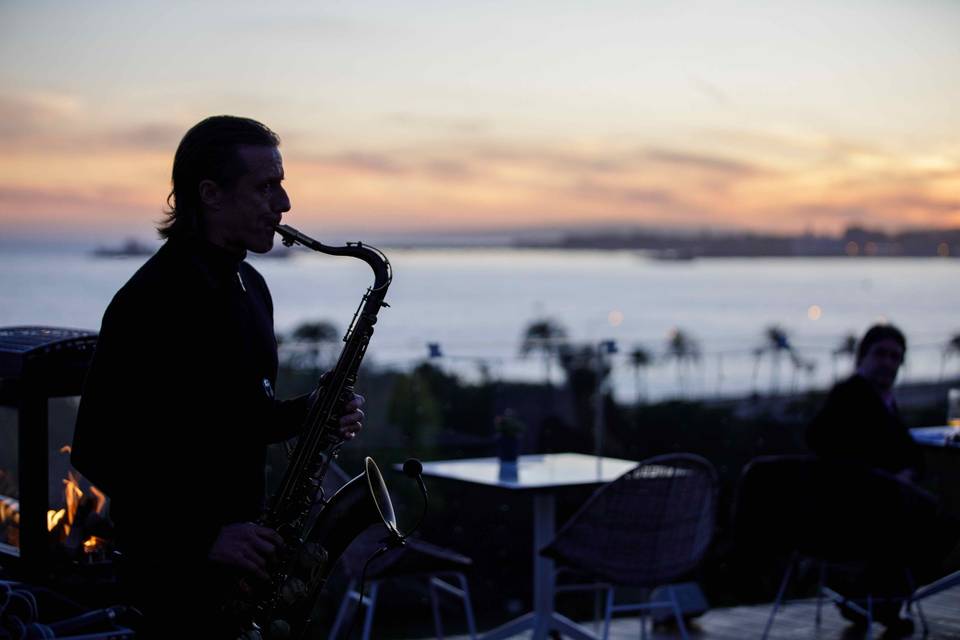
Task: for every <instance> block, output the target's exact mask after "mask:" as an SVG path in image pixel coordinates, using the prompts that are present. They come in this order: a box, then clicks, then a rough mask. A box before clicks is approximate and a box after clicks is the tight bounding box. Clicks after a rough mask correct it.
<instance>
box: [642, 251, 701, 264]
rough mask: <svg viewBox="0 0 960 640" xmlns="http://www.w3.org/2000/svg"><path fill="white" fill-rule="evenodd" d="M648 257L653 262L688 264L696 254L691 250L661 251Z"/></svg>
mask: <svg viewBox="0 0 960 640" xmlns="http://www.w3.org/2000/svg"><path fill="white" fill-rule="evenodd" d="M648 255H650V257H651V258H653V259H654V260H663V261H669V262H688V261H690V260H694V259H696V257H697V254H695V253H694V252H693V250H691V249H661V250H659V251H656V252H654V253H652V254H648Z"/></svg>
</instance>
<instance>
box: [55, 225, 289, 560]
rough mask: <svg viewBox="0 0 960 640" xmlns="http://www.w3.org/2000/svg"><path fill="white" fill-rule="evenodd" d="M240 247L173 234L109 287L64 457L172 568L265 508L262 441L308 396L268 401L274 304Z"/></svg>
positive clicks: (273, 371)
mask: <svg viewBox="0 0 960 640" xmlns="http://www.w3.org/2000/svg"><path fill="white" fill-rule="evenodd" d="M242 258H243V256H239V255H235V254H231V253H228V252H226V251H224V250H222V249H219V248H217V247H214V246H212V245H210V244H207V243H206V242H203V241H201V240H199V239H195V238H180V239H172V240H169V241H168V242H167V243H166V244H164V246H163V247H161V248H160V250H159V251H158V252H157V253H156V254H155V255H154V256H153V257H151V258H150V259H149V260H148V261H147V262H146V263H145V264H144V265H143V266H142V267H141V268H140V269H139V270H138V271H137V272H136V274H135V275H134V276H133V277H132V278H131V279H130V281H129V282H127V283H126V285H124V286H123V288H122V289H120V291H119V292H118V293H117V294H116V296H114V298H113V301H112V302H111V303H110V306H109V307H108V308H107V310H106V313H105V314H104V317H103V324H102V327H101V331H100V338H99V342H98V345H97V349H96V353H95V355H94V359H93V363H92V365H91V368H90V371H89V374H88V377H87V380H86V383H85V386H84V390H83V395H82V397H81V402H80V409H79V414H78V417H77V427H76V432H75V437H74V443H73V453H72V457H71V460H72V462H73V464H74V466H76V468H77V469H79V470H80V472H81V473H83V474H84V475H85V476H86V477H87V478H88V479H89V480H90V481H91V482H93V483H94V484H95V485H98V486H99V487H100V488H101V489H103V490H104V491H105V492H106V493H107V494H108V495H109V496H110V498H111V515H112V518H113V520H114V522H115V524H116V532H117V542H118V545H119V546H120V547H121V548H122V550H124V551H125V552H126V553H127V554H128V555H130V556H131V557H133V558H134V559H135V560H136V559H143V560H147V561H149V562H150V563H152V564H154V565H155V566H157V567H162V568H164V569H167V570H169V571H170V572H171V573H175V572H176V571H177V569H178V568H183V567H194V568H195V567H198V566H201V565H202V564H203V563H205V562H206V556H207V553H208V551H209V549H210V546H211V545H212V543H213V541H214V539H215V537H216V535H217V532H218V530H219V529H220V527H221V526H223V525H224V524H227V523H232V522H242V521H248V520H254V519H256V518H257V516H258V515H259V514H260V512H261V510H262V508H263V503H264V466H265V455H266V447H267V444H268V443H270V442H274V441H277V440H279V439H282V438H284V437H289V436H291V435H293V434H294V433H295V431H296V430H297V429H298V427H299V426H300V425H301V421H302V420H303V418H304V417H305V414H306V409H307V398H306V396H302V397H300V398H296V399H294V400H290V401H287V402H280V401H277V400H276V399H275V398H274V396H273V388H274V386H275V383H276V376H277V343H276V338H275V336H274V332H273V304H272V301H271V298H270V292H269V291H268V289H267V286H266V283H265V282H264V281H263V278H262V277H261V276H260V274H259V273H257V271H256V270H254V268H253V267H251V266H250V265H249V264H247V263H246V262H243V261H242Z"/></svg>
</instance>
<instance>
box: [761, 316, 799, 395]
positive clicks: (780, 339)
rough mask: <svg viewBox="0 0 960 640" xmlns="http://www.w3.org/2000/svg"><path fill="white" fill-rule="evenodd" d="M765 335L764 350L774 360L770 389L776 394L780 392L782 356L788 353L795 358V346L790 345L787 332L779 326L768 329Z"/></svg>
mask: <svg viewBox="0 0 960 640" xmlns="http://www.w3.org/2000/svg"><path fill="white" fill-rule="evenodd" d="M764 335H765V337H766V345H765V347H764V350H765V351H768V352H770V354H771V358H772V359H773V366H772V367H771V369H770V389H771V390H772V391H774V392H776V391H779V390H780V355H781V354H782V353H783V352H784V351H786V352H787V353H789V354H790V355H791V356H793V346H792V345H791V344H790V338H789V337H788V336H787V332H786V331H785V330H784V329H783V328H782V327H781V326H779V325H772V326H769V327H767V329H766V331H765V332H764Z"/></svg>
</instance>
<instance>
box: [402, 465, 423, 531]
mask: <svg viewBox="0 0 960 640" xmlns="http://www.w3.org/2000/svg"><path fill="white" fill-rule="evenodd" d="M403 473H404V474H405V475H406V476H407V477H408V478H413V479H414V480H416V481H417V486H419V487H420V493H421V494H422V495H423V512H422V513H421V514H420V519H419V520H418V521H417V524H416V526H415V527H413V529H411V530H410V531H409V532H408V533H407V534H406V535H408V536H409V535H410V534H411V533H413V532H414V531H416V530H417V529H419V528H420V525H421V524H423V520H424V518H426V517H427V507H428V506H429V505H430V500H429V498H428V497H427V485H426V484H425V483H424V482H423V475H421V474H422V473H423V463H422V462H420V461H419V460H417V459H416V458H407V459H406V460H405V461H404V463H403Z"/></svg>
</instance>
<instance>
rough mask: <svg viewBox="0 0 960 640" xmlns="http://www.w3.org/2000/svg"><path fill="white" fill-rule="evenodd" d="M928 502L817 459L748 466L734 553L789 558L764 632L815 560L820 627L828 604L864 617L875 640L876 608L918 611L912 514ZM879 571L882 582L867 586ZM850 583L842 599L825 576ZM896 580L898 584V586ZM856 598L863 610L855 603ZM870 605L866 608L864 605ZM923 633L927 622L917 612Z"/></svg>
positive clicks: (865, 472)
mask: <svg viewBox="0 0 960 640" xmlns="http://www.w3.org/2000/svg"><path fill="white" fill-rule="evenodd" d="M928 501H929V498H928V497H927V496H926V495H925V494H923V492H921V491H919V490H917V489H915V488H913V487H911V486H910V485H907V484H905V483H903V482H900V481H898V480H897V479H896V478H894V477H893V476H891V475H889V474H886V473H883V472H880V471H876V470H871V469H868V468H866V467H862V466H858V465H854V464H841V463H837V462H831V461H826V460H821V459H818V458H816V457H814V456H806V455H796V456H766V457H761V458H756V459H754V460H753V461H751V462H750V463H749V464H748V465H747V466H746V467H745V468H744V471H743V473H742V475H741V478H740V482H739V486H738V487H737V495H736V500H735V507H734V509H735V512H734V526H735V536H736V539H737V545H738V547H739V548H740V549H741V550H746V552H747V553H749V554H751V555H753V556H754V557H755V558H758V557H759V558H768V559H770V558H774V557H777V556H781V557H782V556H786V557H787V558H788V562H787V568H786V571H785V572H784V575H783V578H782V580H781V581H780V586H779V589H778V592H777V596H776V599H775V600H774V603H773V608H772V610H771V612H770V617H769V618H768V620H767V624H766V627H765V628H764V631H763V638H766V637H767V635H768V634H769V632H770V628H771V627H772V625H773V620H774V616H776V613H777V611H778V610H779V608H780V607H781V605H782V604H783V603H784V595H785V593H786V590H787V587H788V586H789V584H790V580H791V578H792V577H793V575H794V571H795V569H796V567H797V565H798V563H799V562H800V560H801V559H804V558H806V559H808V560H812V561H813V563H814V565H815V566H816V568H817V570H818V572H819V576H818V585H817V612H816V624H817V625H818V626H819V624H820V609H821V605H822V601H823V598H824V597H827V598H829V599H830V600H832V601H834V602H835V603H837V604H838V605H841V606H842V607H844V608H846V609H847V610H848V611H850V612H852V614H853V615H855V616H862V617H863V618H864V619H865V621H866V625H867V637H868V638H869V637H872V636H871V634H872V625H873V620H874V617H875V613H876V606H877V605H883V604H887V605H888V606H889V604H890V603H892V604H893V606H894V608H896V607H898V606H899V605H900V603H906V604H907V606H908V609H909V607H910V605H911V604H912V603H913V598H912V595H911V594H912V593H913V591H914V590H915V584H914V579H913V573H912V571H911V569H910V567H911V566H912V565H913V564H914V558H913V557H912V554H913V552H914V551H915V550H916V548H917V547H916V544H915V541H914V542H912V541H911V539H910V538H911V536H910V533H909V530H910V528H911V526H912V525H911V523H914V522H916V519H915V516H916V515H917V514H914V513H912V512H913V511H915V510H916V509H925V508H926V507H925V506H924V505H926V504H927V503H928ZM876 568H880V570H881V571H882V575H883V576H884V577H883V578H882V579H879V580H875V581H874V583H873V584H870V583H869V580H867V582H865V580H866V578H865V577H864V576H867V577H869V576H870V574H869V573H868V572H870V571H872V570H874V569H876ZM829 573H833V574H835V575H837V574H846V575H848V576H853V578H854V579H853V581H852V583H851V584H848V585H846V586H845V587H844V591H846V593H844V594H841V593H839V592H838V591H834V590H833V589H830V588H828V587H827V578H828V574H829ZM891 576H892V577H895V578H896V579H895V580H893V579H892V578H891ZM853 598H857V599H859V600H860V602H856V601H854V600H853ZM864 603H865V604H864ZM917 610H918V612H919V614H920V618H921V621H922V623H923V628H924V630H925V631H926V629H927V625H926V620H925V619H924V618H923V612H922V610H920V607H919V604H917Z"/></svg>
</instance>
